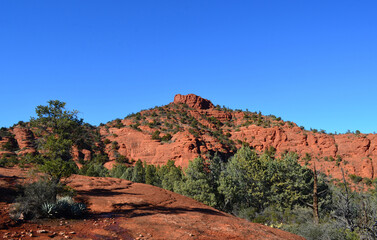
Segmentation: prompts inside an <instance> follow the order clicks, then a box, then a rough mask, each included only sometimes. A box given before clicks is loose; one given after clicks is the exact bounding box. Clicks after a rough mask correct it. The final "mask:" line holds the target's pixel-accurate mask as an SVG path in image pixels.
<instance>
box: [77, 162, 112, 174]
mask: <svg viewBox="0 0 377 240" xmlns="http://www.w3.org/2000/svg"><path fill="white" fill-rule="evenodd" d="M79 174H81V175H85V176H91V177H107V176H108V175H109V171H108V170H107V169H106V168H105V167H104V166H103V165H102V164H101V163H96V162H93V161H92V162H90V163H88V164H86V165H84V166H83V167H82V168H81V169H80V171H79Z"/></svg>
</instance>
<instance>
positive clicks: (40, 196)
mask: <svg viewBox="0 0 377 240" xmlns="http://www.w3.org/2000/svg"><path fill="white" fill-rule="evenodd" d="M21 190H22V194H21V195H20V196H19V197H17V198H16V201H15V203H14V204H13V205H12V207H11V211H10V216H11V218H12V219H14V220H28V219H35V218H43V217H47V218H56V217H64V218H78V217H82V216H83V215H84V214H85V213H86V206H85V204H83V203H76V202H74V201H73V199H72V197H70V196H62V197H58V198H57V197H56V196H57V195H59V194H67V193H66V192H65V190H64V187H63V186H62V185H60V184H57V183H55V182H52V181H44V180H39V181H37V182H34V183H30V184H26V185H25V186H24V187H23V188H22V189H21Z"/></svg>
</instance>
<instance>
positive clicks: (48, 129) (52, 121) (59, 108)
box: [30, 100, 85, 182]
mask: <svg viewBox="0 0 377 240" xmlns="http://www.w3.org/2000/svg"><path fill="white" fill-rule="evenodd" d="M35 111H36V114H37V116H38V117H37V118H31V120H30V123H31V126H32V127H34V128H36V129H38V130H39V131H40V133H41V136H42V137H41V138H40V139H39V144H38V150H39V152H40V154H41V155H40V156H39V157H37V158H39V159H38V160H36V162H40V163H41V166H40V169H41V170H42V171H43V172H45V173H46V174H47V175H49V176H50V179H51V180H54V181H55V182H59V181H60V179H61V178H63V177H69V176H70V175H71V174H72V173H75V172H76V171H77V166H76V164H75V163H74V162H73V160H72V154H71V150H72V147H73V145H74V144H75V145H77V146H83V145H84V144H83V143H84V142H85V141H84V140H83V136H85V134H82V133H83V132H84V128H83V120H82V119H79V118H78V117H77V114H78V111H76V110H73V111H69V110H66V109H65V103H64V102H61V101H59V100H50V101H48V105H46V106H42V105H40V106H37V107H36V110H35Z"/></svg>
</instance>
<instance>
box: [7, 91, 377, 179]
mask: <svg viewBox="0 0 377 240" xmlns="http://www.w3.org/2000/svg"><path fill="white" fill-rule="evenodd" d="M98 129H99V132H100V135H101V141H102V143H101V144H102V145H104V146H105V147H104V152H105V153H107V154H108V155H109V158H110V160H111V161H110V162H108V163H106V164H105V166H107V167H109V168H110V167H111V166H112V165H113V164H114V163H115V160H116V159H117V158H118V157H119V156H120V155H122V156H124V157H125V158H126V159H128V160H129V161H130V162H131V160H132V159H134V160H137V159H141V160H142V161H146V162H147V163H149V164H165V163H166V162H167V161H168V160H169V159H172V160H175V161H176V164H177V165H180V166H182V167H187V166H188V163H189V161H190V160H192V159H194V158H195V157H197V156H203V157H206V156H207V155H208V154H213V153H214V152H220V153H221V154H223V155H224V156H230V155H232V154H233V153H234V152H235V150H236V149H237V148H239V147H240V146H241V145H242V144H248V145H249V146H251V147H253V148H254V149H256V150H257V151H259V152H263V151H265V150H267V149H269V148H270V147H273V148H274V149H276V154H277V156H279V155H280V154H281V153H284V152H286V151H293V152H296V153H297V154H299V156H300V158H301V160H302V164H305V162H306V163H309V164H310V166H313V164H312V163H314V162H315V163H316V166H317V168H318V169H319V170H320V171H322V172H323V173H325V174H328V175H331V176H333V177H335V178H341V168H343V169H345V171H346V172H347V174H355V175H358V176H361V177H365V178H370V179H373V178H375V177H376V176H377V175H376V174H377V166H376V164H377V163H376V161H377V136H376V135H375V134H361V133H360V134H353V133H349V134H338V135H333V134H326V133H322V132H314V131H307V130H304V129H303V128H300V127H298V126H297V125H296V124H294V123H292V122H289V121H283V120H281V119H280V118H278V117H275V116H263V115H262V114H261V113H256V112H248V111H241V110H231V109H227V108H221V107H219V106H215V105H214V104H212V103H211V101H209V100H207V99H204V98H201V97H199V96H196V95H194V94H188V95H180V94H178V95H176V96H175V97H174V102H172V103H170V104H168V105H165V106H161V107H156V108H153V109H149V110H143V111H141V112H139V113H137V114H132V115H130V116H128V117H126V118H124V119H117V120H114V121H111V122H108V123H107V124H103V125H101V126H99V127H98ZM7 131H8V132H9V133H10V135H9V136H6V137H2V138H1V139H0V145H1V144H5V143H7V142H9V141H11V139H13V140H15V141H16V142H17V144H18V148H17V150H14V151H9V149H8V150H4V149H1V150H3V151H1V152H0V155H7V154H8V155H11V154H17V155H24V154H26V153H34V152H35V151H36V150H35V148H34V147H33V141H34V139H35V137H34V134H33V132H32V131H31V130H30V129H29V128H28V127H25V126H24V127H22V126H15V127H13V128H12V129H7ZM153 134H155V136H154V137H153ZM156 136H157V137H156ZM92 154H93V151H89V150H83V151H80V152H78V151H77V150H76V151H75V156H77V157H78V156H80V155H81V156H82V158H83V159H85V160H89V159H90V158H91V155H92ZM308 156H310V158H311V159H309V158H308ZM131 163H132V162H131Z"/></svg>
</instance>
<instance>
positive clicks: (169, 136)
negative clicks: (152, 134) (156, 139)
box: [161, 133, 172, 142]
mask: <svg viewBox="0 0 377 240" xmlns="http://www.w3.org/2000/svg"><path fill="white" fill-rule="evenodd" d="M171 138H172V136H171V134H170V133H168V134H166V135H164V136H163V137H162V138H161V141H163V142H168V141H170V139H171Z"/></svg>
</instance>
